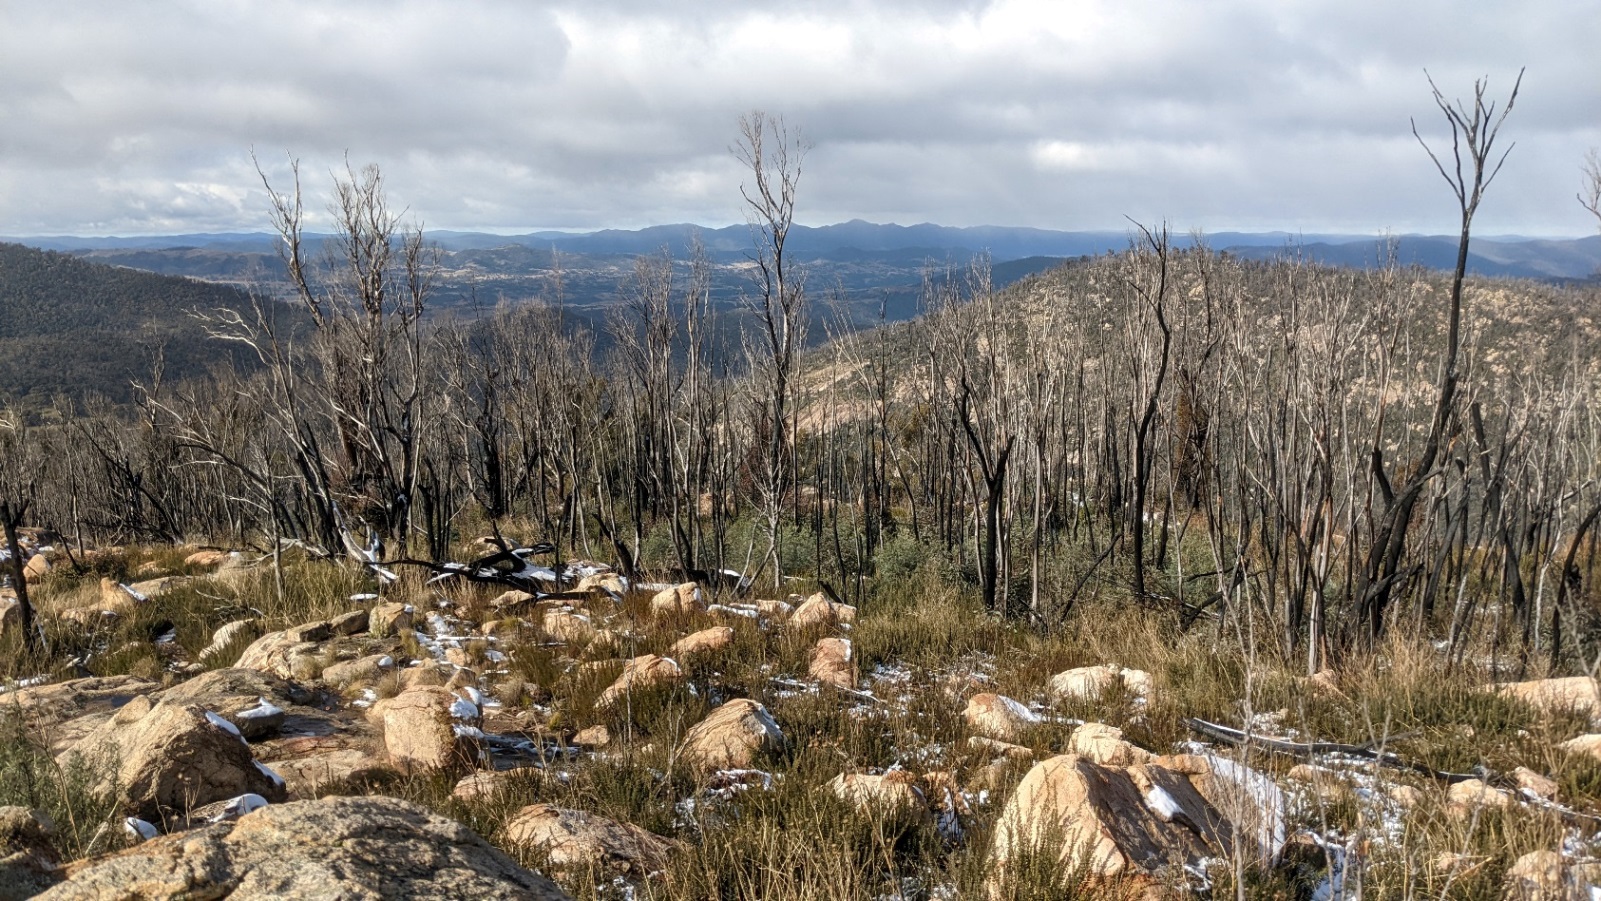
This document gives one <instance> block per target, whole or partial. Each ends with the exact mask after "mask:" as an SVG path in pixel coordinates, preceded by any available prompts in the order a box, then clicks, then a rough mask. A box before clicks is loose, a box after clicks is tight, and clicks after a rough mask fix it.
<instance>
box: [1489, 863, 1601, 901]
mask: <svg viewBox="0 0 1601 901" xmlns="http://www.w3.org/2000/svg"><path fill="white" fill-rule="evenodd" d="M1598 895H1601V864H1597V863H1588V862H1578V861H1574V860H1570V859H1567V858H1565V857H1563V856H1562V855H1561V854H1559V853H1558V852H1556V851H1530V852H1529V853H1528V854H1525V855H1523V856H1522V857H1519V858H1518V859H1517V861H1516V862H1514V863H1513V864H1512V867H1511V869H1509V870H1507V874H1506V892H1505V895H1504V896H1503V897H1505V898H1506V901H1592V899H1594V898H1595V897H1597V896H1598Z"/></svg>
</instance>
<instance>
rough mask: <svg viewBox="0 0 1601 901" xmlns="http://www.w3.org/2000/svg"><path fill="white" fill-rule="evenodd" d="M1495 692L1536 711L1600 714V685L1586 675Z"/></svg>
mask: <svg viewBox="0 0 1601 901" xmlns="http://www.w3.org/2000/svg"><path fill="white" fill-rule="evenodd" d="M1496 691H1497V692H1498V693H1500V694H1501V695H1502V696H1504V697H1508V698H1517V699H1518V700H1520V701H1522V702H1524V703H1525V704H1529V705H1530V706H1533V707H1536V708H1538V709H1540V710H1547V711H1553V712H1559V711H1569V710H1577V711H1580V712H1582V713H1588V714H1589V715H1591V716H1597V715H1601V686H1598V685H1597V684H1596V680H1595V679H1592V678H1590V677H1589V676H1569V677H1567V678H1562V679H1535V680H1533V681H1529V682H1509V683H1507V684H1505V685H1501V686H1498V687H1497V689H1496Z"/></svg>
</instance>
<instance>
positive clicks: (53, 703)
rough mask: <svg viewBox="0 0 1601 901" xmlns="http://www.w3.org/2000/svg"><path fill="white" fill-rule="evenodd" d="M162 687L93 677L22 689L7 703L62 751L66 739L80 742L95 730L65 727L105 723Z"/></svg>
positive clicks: (140, 681) (133, 678) (137, 680)
mask: <svg viewBox="0 0 1601 901" xmlns="http://www.w3.org/2000/svg"><path fill="white" fill-rule="evenodd" d="M160 688H161V686H160V685H159V684H158V683H155V682H149V681H146V680H144V679H140V678H138V677H136V676H90V677H88V678H85V679H72V680H69V681H66V682H53V683H50V684H48V685H35V686H33V687H31V688H20V689H17V690H16V691H13V692H10V693H9V694H6V695H5V696H4V698H3V703H4V705H5V708H6V709H7V710H16V711H19V712H20V713H21V714H22V717H23V720H24V721H25V722H26V723H27V724H28V726H29V727H30V728H31V729H34V730H37V731H38V732H39V733H40V734H43V735H45V736H47V738H48V739H49V741H50V745H51V747H52V748H54V749H56V750H59V749H60V748H59V747H57V745H58V742H59V741H60V740H61V739H62V738H63V737H68V738H70V739H71V741H77V740H78V739H80V738H82V737H83V736H84V735H86V734H88V732H89V731H91V729H92V727H91V729H84V730H77V731H78V734H76V735H74V734H73V732H74V730H73V729H70V728H69V729H66V730H63V728H62V726H63V724H68V723H75V722H80V721H81V722H91V721H92V719H91V718H94V717H99V718H100V719H101V720H104V719H105V718H107V717H109V716H110V715H111V714H112V713H113V712H114V711H116V710H118V709H120V708H121V707H123V706H124V705H125V704H127V703H128V702H129V701H132V700H133V699H135V698H139V697H143V696H145V695H148V694H151V693H152V692H155V691H157V690H159V689H160ZM64 732H65V735H64ZM68 743H69V744H70V742H68ZM61 747H65V745H62V746H61Z"/></svg>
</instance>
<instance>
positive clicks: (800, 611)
mask: <svg viewBox="0 0 1601 901" xmlns="http://www.w3.org/2000/svg"><path fill="white" fill-rule="evenodd" d="M855 621H856V608H855V607H852V606H850V605H849V604H836V603H834V602H833V601H831V600H829V599H828V595H826V594H823V593H822V592H820V591H819V592H818V593H816V594H814V595H812V596H811V597H809V598H807V599H806V600H804V601H801V603H800V606H799V607H796V608H795V612H793V613H791V614H790V615H789V619H788V620H787V621H786V622H785V625H786V626H788V627H789V628H792V629H809V628H813V627H818V626H837V625H839V624H840V623H850V622H855Z"/></svg>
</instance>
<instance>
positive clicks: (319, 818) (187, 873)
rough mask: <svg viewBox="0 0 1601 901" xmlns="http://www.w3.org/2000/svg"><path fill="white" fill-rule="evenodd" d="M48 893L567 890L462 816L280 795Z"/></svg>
mask: <svg viewBox="0 0 1601 901" xmlns="http://www.w3.org/2000/svg"><path fill="white" fill-rule="evenodd" d="M68 873H69V875H68V878H67V880H66V881H65V882H63V883H61V884H60V885H57V886H56V887H55V888H52V889H51V890H49V891H47V892H46V893H45V894H43V895H41V896H39V897H40V898H41V899H45V901H98V899H110V898H126V899H135V898H138V899H152V901H154V899H174V901H176V899H179V898H184V899H203V898H228V899H230V901H266V899H280V898H287V899H313V898H343V899H361V901H379V899H415V901H422V899H436V898H474V899H494V901H551V899H567V898H569V897H570V896H568V895H566V894H565V893H563V892H562V891H561V890H560V889H558V888H557V887H556V886H555V885H553V884H552V883H551V882H550V881H549V880H547V879H545V878H543V877H541V876H539V875H537V874H534V873H531V872H529V871H528V870H525V869H523V868H522V867H520V866H518V865H517V864H516V863H515V862H514V861H513V860H512V859H511V858H509V857H507V856H506V855H505V854H503V853H502V852H500V851H497V850H495V849H494V848H492V847H490V846H489V844H488V843H487V842H485V841H484V840H483V839H482V838H480V837H479V836H478V835H477V834H475V833H474V832H473V831H472V830H470V829H468V828H467V827H466V826H463V825H462V824H460V823H458V822H456V821H454V820H450V819H446V818H444V817H441V816H438V815H436V814H432V813H429V812H428V811H427V810H424V809H423V808H421V807H418V806H417V805H415V804H410V803H407V802H405V801H401V800H398V799H395V798H384V797H358V798H328V799H325V800H321V801H301V802H296V803H292V804H274V805H271V806H268V807H265V808H262V809H260V810H257V811H256V812H254V813H251V814H249V815H247V816H243V817H240V818H239V819H237V820H232V821H228V822H223V823H218V824H216V825H211V826H205V827H202V828H200V829H197V830H194V831H191V832H185V833H182V834H179V835H170V836H163V837H161V838H157V839H154V840H152V841H148V842H145V843H143V844H140V845H136V846H135V847H133V848H130V849H128V850H126V851H120V852H117V853H114V854H108V855H105V856H103V857H97V858H91V859H89V860H86V861H83V862H81V863H78V864H74V865H73V866H72V867H70V868H69V870H68Z"/></svg>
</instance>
